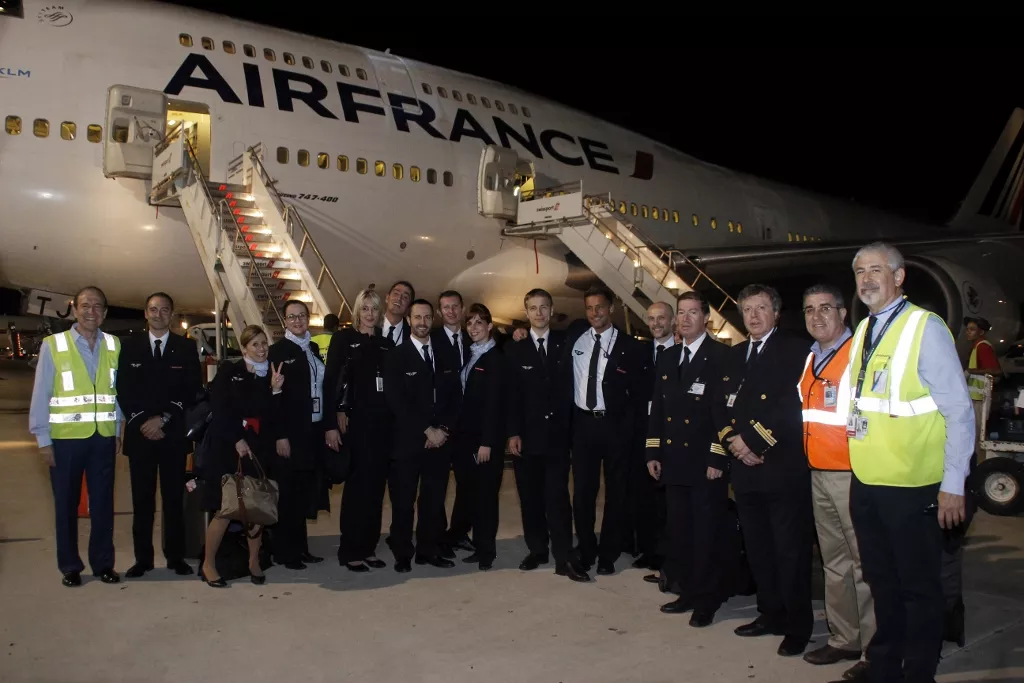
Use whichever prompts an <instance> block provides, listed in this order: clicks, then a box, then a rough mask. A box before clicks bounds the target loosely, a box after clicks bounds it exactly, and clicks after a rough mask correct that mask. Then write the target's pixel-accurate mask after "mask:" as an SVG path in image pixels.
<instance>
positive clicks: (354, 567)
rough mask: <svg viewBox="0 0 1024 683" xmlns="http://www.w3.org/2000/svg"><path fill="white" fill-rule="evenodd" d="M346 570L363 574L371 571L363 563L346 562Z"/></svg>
mask: <svg viewBox="0 0 1024 683" xmlns="http://www.w3.org/2000/svg"><path fill="white" fill-rule="evenodd" d="M345 568H346V569H348V570H349V571H350V572H359V573H362V572H368V571H370V568H369V567H367V566H366V565H365V564H363V563H362V562H346V563H345Z"/></svg>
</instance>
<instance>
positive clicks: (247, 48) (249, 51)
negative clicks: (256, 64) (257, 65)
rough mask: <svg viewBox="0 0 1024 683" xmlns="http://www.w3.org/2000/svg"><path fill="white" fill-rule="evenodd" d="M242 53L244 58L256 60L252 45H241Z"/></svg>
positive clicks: (254, 49)
mask: <svg viewBox="0 0 1024 683" xmlns="http://www.w3.org/2000/svg"><path fill="white" fill-rule="evenodd" d="M242 52H243V53H245V56H246V57H251V58H253V59H255V58H256V48H254V47H253V46H252V45H243V46H242Z"/></svg>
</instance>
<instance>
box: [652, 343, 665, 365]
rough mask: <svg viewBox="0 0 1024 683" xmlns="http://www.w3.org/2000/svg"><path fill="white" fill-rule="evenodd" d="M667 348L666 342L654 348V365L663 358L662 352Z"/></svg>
mask: <svg viewBox="0 0 1024 683" xmlns="http://www.w3.org/2000/svg"><path fill="white" fill-rule="evenodd" d="M664 350H665V345H664V344H658V348H656V349H654V365H655V366H657V365H658V360H659V359H660V358H661V352H662V351H664Z"/></svg>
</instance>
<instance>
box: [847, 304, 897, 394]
mask: <svg viewBox="0 0 1024 683" xmlns="http://www.w3.org/2000/svg"><path fill="white" fill-rule="evenodd" d="M906 305H907V301H906V299H904V300H903V301H901V302H900V305H899V306H897V307H896V310H894V311H893V312H892V314H891V315H890V316H889V319H888V320H886V321H885V325H883V326H882V330H881V331H880V332H879V333H878V337H877V341H876V342H874V343H872V342H871V337H870V336H869V335H868V334H867V332H868V331H867V330H865V331H864V347H863V349H862V350H861V355H860V373H859V374H858V375H857V393H856V394H854V398H855V399H856V398H860V392H861V389H862V388H863V387H864V376H865V375H866V374H867V371H868V361H869V360H871V357H872V356H873V355H875V349H877V348H878V345H879V344H881V343H882V338H883V337H885V333H886V331H887V330H888V329H889V325H892V321H893V320H895V319H896V317H897V316H898V315H899V314H900V311H902V310H903V307H904V306H906Z"/></svg>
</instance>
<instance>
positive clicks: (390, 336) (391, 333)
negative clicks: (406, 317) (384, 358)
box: [388, 325, 395, 344]
mask: <svg viewBox="0 0 1024 683" xmlns="http://www.w3.org/2000/svg"><path fill="white" fill-rule="evenodd" d="M388 339H390V340H391V343H392V344H394V343H395V326H394V325H392V326H391V329H390V330H388Z"/></svg>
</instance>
